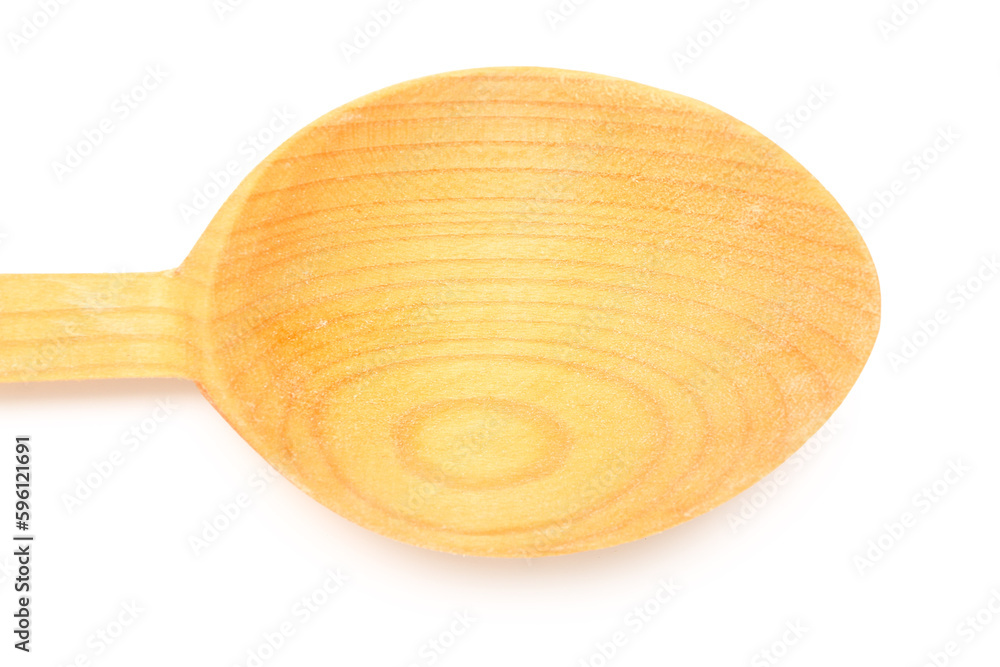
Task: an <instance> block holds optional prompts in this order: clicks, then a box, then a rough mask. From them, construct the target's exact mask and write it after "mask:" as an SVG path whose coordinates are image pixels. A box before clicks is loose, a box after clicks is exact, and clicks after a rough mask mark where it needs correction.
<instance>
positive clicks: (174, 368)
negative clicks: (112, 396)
mask: <svg viewBox="0 0 1000 667" xmlns="http://www.w3.org/2000/svg"><path fill="white" fill-rule="evenodd" d="M175 273H176V271H162V272H155V273H80V274H55V273H52V274H20V275H16V274H7V275H0V382H27V381H34V380H83V379H90V378H124V377H190V376H191V373H190V370H191V369H192V368H193V367H194V364H195V363H196V362H197V361H198V359H199V357H200V350H199V349H198V347H197V346H196V345H195V343H196V342H197V341H196V338H195V337H194V336H193V334H192V332H193V331H194V327H193V326H192V324H193V322H192V318H191V315H190V314H189V313H188V312H187V311H186V310H185V309H183V308H180V307H178V305H179V304H180V299H178V298H177V295H178V291H177V289H175V285H176V284H177V283H178V282H180V281H178V280H175V279H174V274H175Z"/></svg>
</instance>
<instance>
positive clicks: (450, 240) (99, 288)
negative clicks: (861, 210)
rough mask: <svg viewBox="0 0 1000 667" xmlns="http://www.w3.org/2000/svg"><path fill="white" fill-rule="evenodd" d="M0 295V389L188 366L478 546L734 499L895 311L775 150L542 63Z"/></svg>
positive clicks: (439, 82)
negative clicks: (133, 264)
mask: <svg viewBox="0 0 1000 667" xmlns="http://www.w3.org/2000/svg"><path fill="white" fill-rule="evenodd" d="M0 287H2V296H0V313H2V318H0V338H2V340H3V341H4V345H3V348H2V351H0V380H4V381H28V380H42V379H84V378H95V377H123V376H124V377H151V376H152V377H155V376H160V377H162V376H167V377H185V378H190V379H192V380H194V381H196V382H197V383H198V385H199V386H200V387H201V389H202V391H203V393H204V394H205V396H206V397H207V398H208V399H209V400H210V401H211V402H212V403H213V405H214V406H215V407H216V408H217V409H218V410H219V412H220V413H221V414H222V415H223V416H224V417H225V418H226V419H227V420H228V421H229V423H230V424H232V426H233V427H234V428H235V429H236V431H237V432H239V433H240V435H241V436H243V437H244V438H245V439H246V440H247V441H248V442H249V443H250V444H251V445H252V446H253V447H254V448H255V449H256V450H257V451H258V452H259V453H260V454H261V456H263V457H264V458H265V459H266V460H267V461H268V462H269V463H271V464H272V465H273V466H274V467H275V468H276V469H277V470H278V471H279V472H281V473H282V474H283V475H285V476H286V477H288V478H289V479H291V480H292V481H293V482H294V483H295V484H296V485H297V486H299V487H300V488H301V489H303V490H304V491H305V492H307V493H308V494H310V495H311V496H312V497H313V498H315V499H316V500H317V501H319V502H321V503H323V504H324V505H326V506H327V507H329V508H331V509H333V510H334V511H336V512H338V513H339V514H341V515H342V516H344V517H347V518H348V519H350V520H352V521H355V522H357V523H359V524H361V525H363V526H366V527H368V528H370V529H372V530H375V531H377V532H379V533H382V534H384V535H387V536H389V537H392V538H395V539H398V540H402V541H405V542H408V543H411V544H416V545H420V546H423V547H429V548H433V549H439V550H444V551H449V552H455V553H462V554H475V555H488V556H541V555H552V554H561V553H569V552H574V551H580V550H585V549H594V548H600V547H606V546H611V545H614V544H619V543H622V542H626V541H629V540H635V539H638V538H641V537H644V536H647V535H650V534H652V533H655V532H658V531H660V530H663V529H665V528H668V527H670V526H673V525H675V524H677V523H680V522H682V521H685V520H687V519H690V518H692V517H694V516H696V515H698V514H701V513H703V512H705V511H707V510H709V509H711V508H713V507H715V506H717V505H719V504H721V503H722V502H724V501H726V500H728V499H729V498H732V497H733V496H734V495H736V494H738V493H739V492H740V491H742V490H744V489H746V488H747V487H748V486H750V485H752V484H753V483H755V482H757V481H758V480H760V479H761V478H762V477H764V476H765V475H767V474H768V473H770V472H771V471H772V470H773V469H774V468H775V467H777V466H778V465H779V464H780V463H781V462H782V461H784V460H785V459H786V458H787V457H788V456H789V455H791V454H792V453H793V452H794V451H795V450H796V449H797V448H798V447H800V446H801V445H802V444H803V443H804V442H805V441H806V439H808V437H809V436H810V435H812V433H814V432H815V431H816V430H817V429H818V428H819V427H820V426H821V425H822V424H823V423H824V422H825V421H826V420H827V419H828V418H829V417H830V415H831V414H832V413H833V411H834V410H835V409H836V407H837V406H838V405H839V404H840V402H841V401H842V400H843V398H844V397H845V396H846V394H847V392H848V391H849V389H850V388H851V386H852V385H853V384H854V382H855V380H856V379H857V377H858V375H859V373H860V372H861V369H862V367H863V365H864V363H865V360H866V359H867V357H868V355H869V353H870V351H871V348H872V345H873V343H874V340H875V336H876V334H877V331H878V322H879V290H878V281H877V277H876V273H875V269H874V266H873V264H872V260H871V257H870V255H869V253H868V251H867V249H866V247H865V244H864V242H863V241H862V239H861V237H860V235H859V234H858V231H857V230H856V228H855V227H854V225H853V224H852V223H851V220H850V219H849V218H848V216H847V215H846V214H845V213H844V211H843V210H842V209H841V207H840V206H839V205H838V204H837V203H836V201H835V200H834V198H833V197H832V196H831V195H830V194H829V193H828V192H827V191H826V190H825V189H824V188H823V187H822V186H821V185H820V184H819V183H818V182H817V181H816V179H815V178H813V177H812V176H811V175H810V174H809V173H808V172H807V171H806V170H805V169H804V168H803V167H802V166H801V165H799V164H798V163H797V162H796V161H795V160H794V159H792V158H791V157H790V156H789V155H788V154H787V153H785V152H784V151H783V150H781V149H780V148H779V147H778V146H776V145H775V144H774V143H773V142H771V141H770V140H768V139H767V138H766V137H764V136H763V135H761V134H759V133H758V132H756V131H755V130H753V129H752V128H750V127H748V126H747V125H745V124H743V123H741V122H739V121H737V120H735V119H734V118H732V117H730V116H728V115H726V114H724V113H722V112H721V111H718V110H717V109H715V108H713V107H710V106H708V105H706V104H703V103H700V102H697V101H695V100H692V99H689V98H686V97H683V96H680V95H676V94H673V93H669V92H665V91H661V90H657V89H654V88H650V87H647V86H643V85H640V84H637V83H631V82H628V81H622V80H619V79H613V78H609V77H604V76H598V75H593V74H586V73H580V72H568V71H562V70H550V69H540V68H493V69H485V70H472V71H464V72H455V73H448V74H441V75H436V76H431V77H427V78H423V79H418V80H415V81H410V82H406V83H403V84H400V85H397V86H393V87H390V88H387V89H385V90H382V91H379V92H377V93H374V94H371V95H368V96H366V97H363V98H361V99H359V100H357V101H355V102H352V103H350V104H348V105H346V106H344V107H341V108H339V109H337V110H335V111H333V112H331V113H329V114H327V115H326V116H323V117H322V118H320V119H318V120H316V121H315V122H313V123H312V124H310V125H309V126H307V127H305V128H304V129H302V130H301V131H300V132H298V133H297V134H296V135H294V136H293V137H292V138H291V139H289V140H288V141H286V142H285V143H284V144H283V145H281V146H280V147H279V148H278V149H277V150H275V151H274V152H273V153H272V154H271V155H269V156H268V157H267V158H266V159H265V160H264V161H263V162H262V163H261V164H260V165H259V166H257V167H256V168H255V169H254V170H253V172H252V173H251V174H250V175H249V176H247V178H246V179H245V180H244V181H243V182H242V184H241V185H240V186H239V187H238V188H237V190H236V191H235V192H234V193H233V195H232V196H231V197H230V198H229V199H228V200H227V201H226V203H225V204H224V205H223V206H222V208H221V210H220V211H219V212H218V214H217V215H216V216H215V218H214V219H213V220H212V223H211V224H210V226H209V227H208V229H207V231H206V232H205V234H204V235H203V237H202V238H201V239H200V240H199V241H198V243H197V244H196V246H195V248H194V250H193V251H192V253H191V255H190V256H189V257H188V259H187V260H185V262H184V263H183V264H182V265H181V266H180V267H179V268H178V269H175V270H172V271H166V272H158V273H145V274H122V275H39V276H32V275H21V276H0Z"/></svg>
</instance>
